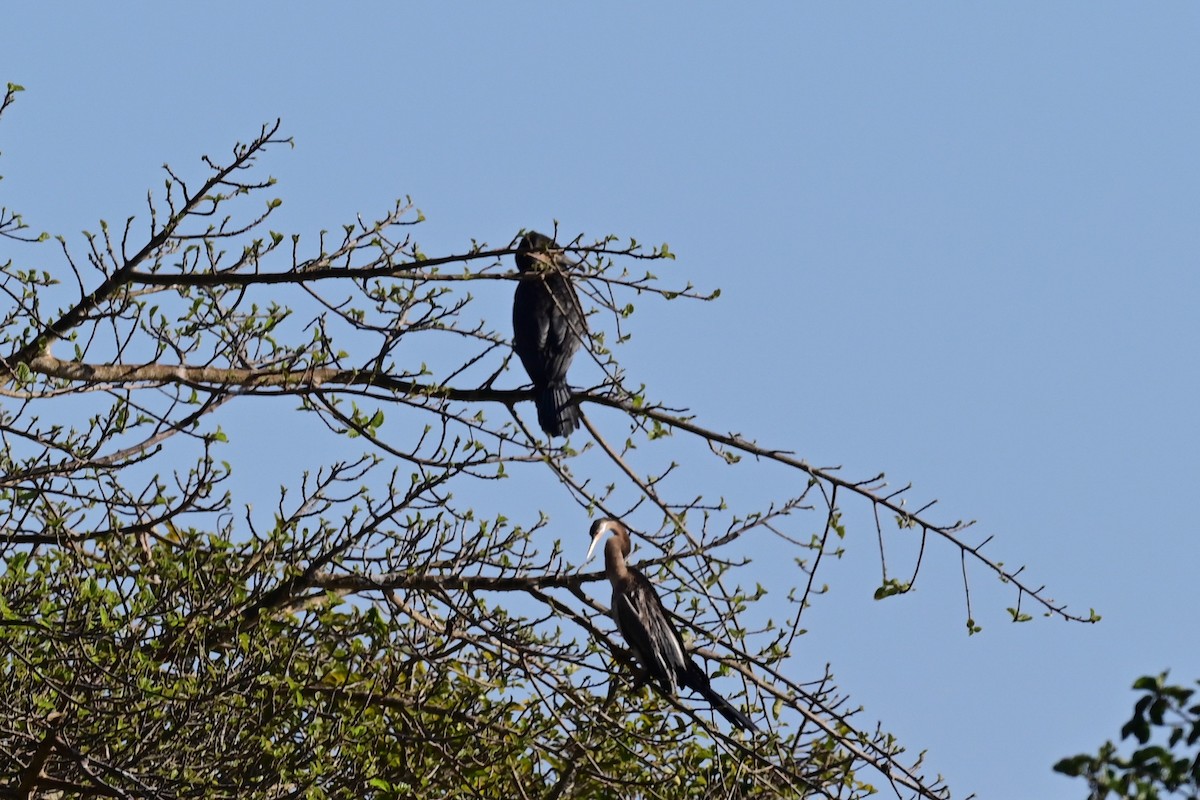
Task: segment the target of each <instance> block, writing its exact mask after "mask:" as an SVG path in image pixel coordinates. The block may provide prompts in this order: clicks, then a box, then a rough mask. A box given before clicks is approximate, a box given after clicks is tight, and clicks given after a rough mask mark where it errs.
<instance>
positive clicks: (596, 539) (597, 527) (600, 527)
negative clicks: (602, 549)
mask: <svg viewBox="0 0 1200 800" xmlns="http://www.w3.org/2000/svg"><path fill="white" fill-rule="evenodd" d="M606 533H614V534H616V535H617V536H620V537H621V538H623V539H624V541H623V542H622V543H621V545H622V548H623V549H624V551H625V553H626V554H628V553H629V549H630V544H629V528H627V527H625V524H624V523H623V522H621V521H620V520H615V519H598V520H596V521H595V522H593V523H592V528H591V530H590V531H588V535H589V536H590V537H591V539H592V545H591V547H589V548H588V552H587V558H585V559H584V560H583V563H584V564H587V563H588V562H589V561H591V560H592V558H593V557H595V555H596V545H598V544H600V540H601V539H603V538H604V534H606Z"/></svg>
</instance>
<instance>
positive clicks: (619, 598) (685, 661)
mask: <svg viewBox="0 0 1200 800" xmlns="http://www.w3.org/2000/svg"><path fill="white" fill-rule="evenodd" d="M610 532H611V533H612V534H613V535H612V537H611V538H610V539H609V540H608V541H607V542H605V544H604V571H605V574H606V575H607V576H608V580H609V583H611V584H612V589H613V596H612V615H613V619H614V620H616V623H617V629H618V630H620V631H621V635H622V636H623V637H625V641H626V642H627V643H628V644H629V648H630V649H631V650H632V651H633V654H634V655H635V656H637V660H638V661H639V662H641V664H642V666H643V667H645V669H646V672H647V673H648V674H649V676H650V678H651V679H652V680H653V681H654V682H655V683H656V684H657V685H658V688H659V689H661V690H662V691H663V692H664V693H666V694H668V695H670V696H672V697H674V696H675V694H676V691H677V689H678V687H680V686H686V687H687V688H689V689H692V690H694V691H696V692H699V693H700V694H701V695H703V696H704V698H705V699H706V700H708V702H710V703H712V705H713V708H715V709H716V710H717V711H718V712H719V713H720V714H721V716H723V717H725V719H727V720H729V721H730V722H731V723H732V724H734V725H737V726H738V727H740V728H743V729H745V730H747V731H757V730H758V726H756V725H755V724H754V723H753V722H752V721H751V720H750V718H749V717H747V716H746V715H745V714H743V713H742V712H741V711H739V710H738V709H737V708H735V707H734V706H733V704H731V703H730V702H729V701H728V700H726V699H725V698H724V697H722V696H721V695H719V694H717V692H716V691H714V690H713V688H712V685H711V684H710V682H709V677H708V674H707V673H706V672H704V670H702V669H701V668H700V667H699V665H697V664H696V662H695V661H693V660H692V657H691V656H690V655H688V652H687V649H686V648H685V647H684V644H683V638H682V637H681V636H680V635H679V631H678V630H676V629H675V626H674V625H672V624H671V620H670V618H669V617H668V616H667V611H666V609H665V608H664V607H663V604H662V600H660V599H659V597H658V592H656V591H655V590H654V584H652V583H650V581H649V579H648V578H646V576H645V575H643V574H642V573H641V572H639V571H638V570H637V569H635V568H634V567H631V566H629V565H628V564H627V563H626V561H625V559H626V557H627V556H628V555H629V552H630V550H631V544H630V541H629V528H627V527H625V525H624V523H622V522H620V521H618V520H615V519H601V520H597V521H596V522H594V523H593V524H592V529H591V537H592V545H591V547H590V548H588V559H589V560H590V559H591V558H592V555H593V554H594V553H595V551H596V545H597V544H598V543H599V542H600V539H601V538H603V537H604V534H606V533H610Z"/></svg>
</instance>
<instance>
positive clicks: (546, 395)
mask: <svg viewBox="0 0 1200 800" xmlns="http://www.w3.org/2000/svg"><path fill="white" fill-rule="evenodd" d="M533 402H534V405H536V406H537V417H538V425H540V426H541V428H542V430H543V431H545V433H546V435H547V436H566V435H568V434H570V433H571V431H573V430H575V428H576V427H578V425H579V406H577V405H575V404H573V403H572V402H571V389H570V387H568V386H567V385H566V384H565V383H552V384H550V385H549V386H543V387H541V388H540V389H538V393H537V396H536V397H535V398H534V400H533Z"/></svg>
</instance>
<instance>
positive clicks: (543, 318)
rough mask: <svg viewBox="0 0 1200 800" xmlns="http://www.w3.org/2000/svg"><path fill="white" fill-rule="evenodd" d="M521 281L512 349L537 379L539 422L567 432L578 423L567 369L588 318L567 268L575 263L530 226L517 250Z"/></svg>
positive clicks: (547, 428)
mask: <svg viewBox="0 0 1200 800" xmlns="http://www.w3.org/2000/svg"><path fill="white" fill-rule="evenodd" d="M516 261H517V269H518V270H520V272H521V280H520V281H518V283H517V291H516V294H515V295H514V296H513V350H514V351H515V352H516V354H517V356H518V357H520V359H521V363H522V364H524V365H525V371H526V372H528V373H529V379H530V380H532V381H533V389H534V392H535V393H536V394H535V395H534V400H533V402H534V404H535V405H536V406H537V416H538V425H540V426H541V428H542V430H543V431H545V433H546V435H548V436H566V435H568V434H570V433H571V431H573V430H575V428H576V426H578V424H579V407H578V406H576V405H573V404H572V403H571V389H570V387H569V386H567V369H568V368H569V367H570V366H571V359H572V358H574V357H575V351H576V350H578V349H579V345H580V342H581V341H582V337H583V335H584V334H585V333H586V332H587V322H586V320H585V319H584V316H583V307H582V306H581V305H580V304H579V297H578V295H576V294H575V289H574V288H573V287H572V286H571V279H570V278H569V277H568V276H567V274H566V271H567V270H568V269H570V268H571V267H572V266H574V265H573V264H572V263H571V261H570V260H569V259H568V258H567V257H566V256H565V255H563V253H562V251H561V250H557V249H556V248H555V246H554V241H553V240H552V239H551V238H550V237H549V236H546V235H545V234H541V233H537V232H535V231H530V232H529V233H527V234H525V235H524V236H523V237H521V241H520V243H519V244H518V245H517V252H516Z"/></svg>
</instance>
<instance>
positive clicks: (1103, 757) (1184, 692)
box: [1054, 673, 1200, 800]
mask: <svg viewBox="0 0 1200 800" xmlns="http://www.w3.org/2000/svg"><path fill="white" fill-rule="evenodd" d="M1133 688H1134V690H1135V691H1138V692H1142V693H1143V694H1142V696H1141V697H1139V698H1138V701H1137V703H1135V704H1134V706H1133V716H1131V717H1130V718H1129V721H1128V722H1126V723H1125V724H1124V725H1123V726H1122V727H1121V738H1122V739H1129V738H1132V739H1133V740H1134V741H1135V742H1137V748H1136V749H1135V750H1134V751H1133V752H1132V753H1130V754H1129V755H1127V756H1122V755H1120V754H1119V753H1118V751H1117V746H1116V745H1115V744H1113V743H1112V742H1111V741H1109V742H1105V743H1104V744H1103V745H1102V746H1101V748H1100V751H1099V752H1098V753H1097V754H1096V755H1094V756H1093V755H1088V754H1086V753H1081V754H1080V755H1077V756H1073V757H1071V758H1064V759H1062V760H1061V761H1059V762H1058V763H1057V764H1055V765H1054V771H1055V772H1060V773H1062V774H1063V775H1070V776H1071V777H1077V778H1084V779H1085V780H1087V783H1088V788H1089V789H1090V790H1091V793H1090V795H1089V797H1090V798H1092V800H1102V799H1103V798H1106V797H1109V796H1110V795H1112V796H1116V797H1121V798H1130V800H1158V798H1162V797H1183V798H1189V800H1195V798H1197V797H1200V703H1194V702H1193V700H1192V698H1193V697H1194V696H1195V693H1196V690H1195V689H1189V688H1185V687H1183V686H1173V685H1170V684H1168V683H1167V674H1166V673H1163V674H1161V675H1157V676H1151V675H1145V676H1143V677H1141V678H1138V679H1137V680H1136V681H1134V684H1133ZM1152 740H1153V741H1152Z"/></svg>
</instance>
